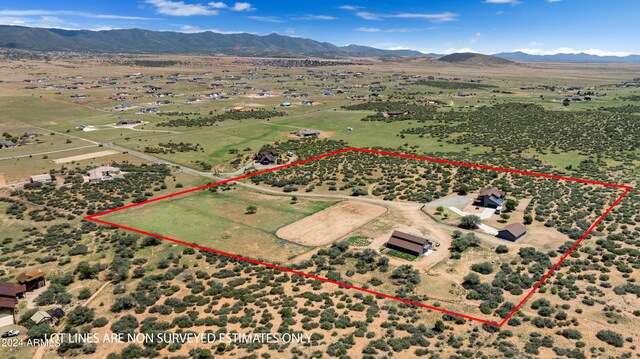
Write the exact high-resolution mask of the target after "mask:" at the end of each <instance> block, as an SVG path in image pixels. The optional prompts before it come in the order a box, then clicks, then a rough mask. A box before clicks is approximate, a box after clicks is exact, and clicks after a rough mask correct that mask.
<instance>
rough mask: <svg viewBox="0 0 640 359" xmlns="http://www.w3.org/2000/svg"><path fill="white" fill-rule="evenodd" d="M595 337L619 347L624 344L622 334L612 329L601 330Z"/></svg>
mask: <svg viewBox="0 0 640 359" xmlns="http://www.w3.org/2000/svg"><path fill="white" fill-rule="evenodd" d="M596 338H598V339H600V340H602V341H603V342H605V343H607V344H609V345H613V346H614V347H618V348H621V347H622V346H623V345H624V339H623V338H622V335H620V334H618V333H616V332H614V331H612V330H601V331H599V332H598V333H596Z"/></svg>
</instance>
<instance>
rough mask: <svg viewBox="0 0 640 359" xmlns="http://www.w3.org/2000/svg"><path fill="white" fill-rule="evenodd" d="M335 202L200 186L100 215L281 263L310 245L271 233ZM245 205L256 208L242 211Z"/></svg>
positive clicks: (203, 244) (211, 246)
mask: <svg viewBox="0 0 640 359" xmlns="http://www.w3.org/2000/svg"><path fill="white" fill-rule="evenodd" d="M334 203H335V202H331V201H318V200H307V199H301V200H298V202H297V203H296V204H291V203H290V198H289V197H279V196H268V195H260V194H255V193H251V192H247V191H244V190H232V191H224V192H218V193H212V192H210V191H201V192H198V193H193V194H190V195H187V196H184V197H179V198H175V199H170V200H165V201H160V202H157V203H152V204H149V205H145V206H142V207H138V208H133V209H130V210H126V211H123V212H117V213H114V214H111V215H108V216H105V217H104V219H105V220H107V221H111V222H115V223H118V224H122V225H126V226H132V227H135V228H138V229H141V230H145V231H148V232H152V233H158V234H161V235H164V236H168V237H172V238H175V239H179V240H182V241H185V242H190V243H196V244H199V245H202V246H206V247H210V248H214V249H218V250H221V251H225V252H229V253H233V254H239V255H242V256H246V257H251V258H256V259H263V260H268V261H272V262H273V261H276V262H284V261H286V260H287V259H288V258H289V257H292V256H296V255H299V254H302V253H304V252H306V251H307V250H308V249H309V248H307V247H304V246H301V245H298V244H293V243H289V242H287V241H284V240H282V239H279V238H278V237H277V236H276V235H275V232H276V231H277V230H278V229H279V228H281V227H284V226H286V225H288V224H290V223H293V222H295V221H297V220H299V219H301V218H303V217H306V216H308V215H311V214H313V213H315V212H318V211H320V210H322V209H325V208H327V207H329V206H331V205H332V204H334ZM248 206H255V207H256V208H257V212H256V213H254V214H248V213H247V207H248Z"/></svg>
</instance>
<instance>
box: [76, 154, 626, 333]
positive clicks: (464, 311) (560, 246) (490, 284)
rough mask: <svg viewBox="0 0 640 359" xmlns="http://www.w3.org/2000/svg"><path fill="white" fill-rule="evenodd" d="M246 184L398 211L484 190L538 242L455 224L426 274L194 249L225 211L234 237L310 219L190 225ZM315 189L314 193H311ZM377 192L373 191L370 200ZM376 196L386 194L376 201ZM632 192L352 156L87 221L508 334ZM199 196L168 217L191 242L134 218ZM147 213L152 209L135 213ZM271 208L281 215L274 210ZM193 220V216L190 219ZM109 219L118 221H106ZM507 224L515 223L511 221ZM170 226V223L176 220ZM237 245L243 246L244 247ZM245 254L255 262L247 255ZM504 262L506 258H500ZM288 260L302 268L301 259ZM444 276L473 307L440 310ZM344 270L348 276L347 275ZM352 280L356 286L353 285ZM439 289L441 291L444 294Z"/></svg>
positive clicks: (321, 158) (257, 251)
mask: <svg viewBox="0 0 640 359" xmlns="http://www.w3.org/2000/svg"><path fill="white" fill-rule="evenodd" d="M247 178H250V179H251V180H252V182H253V183H254V184H260V185H264V184H268V185H271V186H274V187H282V188H283V194H285V193H288V194H289V195H291V194H292V193H293V194H294V195H295V193H296V192H298V191H300V195H301V196H302V193H303V192H302V191H301V189H300V188H298V187H296V186H303V185H304V186H306V192H313V191H315V190H316V188H317V189H318V193H319V194H321V193H325V192H324V191H321V190H320V189H324V187H325V186H329V188H326V193H329V192H339V191H343V192H344V191H345V190H347V191H348V190H350V194H351V196H353V197H360V196H369V192H368V191H369V190H370V191H371V197H378V198H380V197H382V200H387V201H388V202H389V203H397V202H399V201H400V200H404V201H413V202H418V203H426V202H429V201H431V200H433V199H435V198H439V197H444V196H446V195H449V194H450V193H452V192H453V191H457V192H460V193H462V192H464V193H467V192H473V191H476V190H477V189H479V188H482V187H486V186H495V187H499V188H502V189H503V190H504V191H505V192H507V194H508V196H509V197H512V198H515V199H516V200H526V201H528V202H529V204H528V205H527V206H526V208H525V209H524V210H523V211H522V213H521V214H518V215H519V216H520V215H521V216H522V217H521V218H523V220H524V221H525V223H529V226H530V227H529V228H530V233H528V234H527V236H526V237H524V238H523V241H522V242H521V243H518V242H516V244H515V245H512V246H511V248H509V247H508V246H506V244H507V243H505V245H500V244H498V243H500V242H499V241H498V242H496V241H495V239H494V238H489V237H487V236H486V235H485V234H481V233H478V234H476V232H474V231H464V232H462V231H458V230H456V229H455V227H453V226H451V225H449V224H447V223H439V224H438V225H440V226H449V227H451V233H452V237H453V239H452V241H451V242H450V243H448V244H447V245H446V246H443V248H441V249H440V250H441V251H442V250H448V251H450V256H448V257H447V258H446V259H445V260H444V261H441V262H438V263H436V264H434V265H433V266H431V267H428V268H421V267H420V260H417V261H416V262H415V263H413V261H406V262H402V261H401V260H398V259H396V258H390V257H388V256H386V255H384V254H380V253H379V252H378V251H376V250H375V248H366V249H364V250H361V251H357V250H356V251H351V250H350V248H349V245H348V242H340V243H336V244H334V245H332V246H331V247H329V248H322V249H320V250H319V251H317V252H316V253H315V254H314V255H313V256H311V258H309V259H305V260H303V261H301V262H297V263H292V264H291V265H290V266H289V267H284V266H282V265H280V264H273V262H271V261H265V260H264V259H263V258H264V257H263V256H262V254H265V253H268V252H269V250H271V251H273V248H274V247H273V242H269V241H264V242H263V240H262V239H260V238H254V237H252V235H253V233H255V232H252V231H247V232H242V233H241V234H240V237H241V238H244V239H245V240H246V241H247V242H250V243H252V245H253V246H252V247H250V246H245V245H243V244H241V243H242V242H241V241H238V242H236V241H227V242H226V243H225V245H224V246H223V247H222V248H220V247H215V246H211V247H210V246H208V245H206V244H203V242H198V241H194V240H193V238H192V236H195V233H196V232H198V228H200V226H207V225H208V224H207V223H206V222H207V219H206V216H209V214H210V213H211V212H216V211H220V212H219V213H217V214H216V215H215V216H214V218H215V217H216V216H217V217H218V218H219V217H222V218H224V220H223V222H225V223H226V224H227V225H228V223H229V221H231V222H233V223H237V225H238V226H237V227H234V228H233V229H237V230H240V229H243V228H242V226H245V227H251V228H252V230H254V231H255V230H258V231H263V232H264V231H269V232H271V233H273V232H275V231H276V230H277V228H282V227H285V226H286V225H287V224H289V223H292V222H295V221H297V220H299V219H300V218H301V217H302V216H299V218H296V216H289V217H286V216H284V217H283V216H282V213H283V212H285V213H286V212H287V211H286V210H284V211H283V210H280V211H274V212H273V213H271V214H269V215H267V217H268V219H256V220H250V219H246V218H251V217H242V216H239V217H237V218H230V217H229V216H232V215H233V213H234V212H235V213H238V212H239V209H235V210H230V209H228V208H225V207H224V206H219V207H218V208H216V209H212V208H213V207H216V206H205V207H206V208H207V209H206V210H205V211H204V212H205V217H202V215H201V213H202V209H201V208H196V211H197V212H198V213H199V214H198V216H199V218H198V221H199V222H197V224H196V225H194V223H192V222H190V221H189V220H190V219H193V218H194V217H189V216H192V214H188V215H187V218H185V219H186V221H184V222H183V221H181V219H180V214H181V211H183V210H182V208H185V207H189V206H196V207H198V205H195V204H194V203H196V202H197V197H202V196H204V195H205V194H208V193H205V192H201V191H209V190H213V191H216V192H217V191H218V189H220V190H221V191H222V192H224V189H227V188H228V183H230V182H236V181H240V180H243V179H247ZM325 182H331V183H325ZM338 183H340V184H338ZM310 187H311V190H309V188H310ZM368 187H371V188H370V189H369V190H364V189H365V188H368ZM376 189H379V190H378V191H376ZM629 190H630V187H628V186H623V185H617V184H610V183H604V182H596V181H589V180H582V179H574V178H568V177H561V176H554V175H548V174H539V173H534V172H526V171H519V170H514V169H505V168H500V167H491V166H481V165H473V164H467V163H461V162H452V161H447V160H441V159H435V158H426V157H419V156H411V155H403V154H397V153H389V152H382V151H377V150H367V149H358V148H347V149H342V150H338V151H335V152H331V153H327V154H322V155H318V156H314V157H309V158H307V159H304V160H301V161H298V162H294V163H290V164H286V165H282V166H278V167H275V168H271V169H268V170H263V171H258V172H253V173H249V174H245V175H242V176H239V177H235V178H230V179H227V180H224V181H220V182H217V183H212V184H208V185H205V186H200V187H196V188H192V189H189V190H186V191H182V192H178V193H174V194H171V195H167V196H162V197H157V198H154V199H152V200H149V201H146V202H141V203H136V204H132V205H128V206H124V207H121V208H118V209H114V210H109V211H106V212H102V213H98V214H94V215H90V216H87V217H86V218H87V219H89V220H93V221H96V222H99V223H103V224H109V225H112V226H116V227H120V228H124V229H127V230H131V231H134V232H138V233H142V234H145V235H149V236H153V237H157V238H162V239H165V240H169V241H172V242H175V243H180V244H184V245H187V246H191V247H194V248H198V249H201V250H204V251H210V252H214V253H218V254H223V255H227V256H231V257H234V258H238V259H242V260H245V261H249V262H251V263H255V264H260V265H264V266H268V267H272V268H276V269H280V270H283V271H287V272H291V273H294V274H298V275H301V276H306V277H310V278H313V279H317V280H321V281H324V282H328V283H333V284H337V285H339V286H342V287H346V288H352V289H355V290H360V291H364V292H367V293H370V294H374V295H377V296H380V297H387V298H392V299H396V300H400V301H403V302H406V303H410V304H414V305H417V306H421V307H426V308H429V309H432V310H436V311H440V312H444V313H448V314H451V315H453V316H456V317H462V318H468V319H472V320H476V321H480V322H483V323H486V324H490V325H496V326H500V325H502V324H504V323H506V322H507V321H508V320H509V318H510V317H511V316H512V315H513V313H515V312H516V311H517V309H518V308H519V307H520V306H521V305H522V304H523V303H524V301H526V299H528V298H529V297H530V296H531V295H532V294H533V293H534V292H535V290H536V289H537V288H538V287H540V286H541V285H543V283H544V281H545V280H546V279H547V278H548V277H549V276H550V275H551V274H552V273H553V271H554V270H555V269H556V268H557V267H558V266H560V265H561V263H562V261H563V260H564V259H565V258H566V257H567V256H568V255H570V253H571V252H572V251H573V250H574V249H575V248H576V247H577V246H578V245H579V244H580V242H582V241H583V240H584V239H585V238H587V237H589V236H591V235H594V234H595V235H597V233H592V232H593V231H594V229H595V228H596V226H597V225H598V224H599V223H600V222H602V221H603V220H604V219H605V217H606V215H607V214H608V213H609V211H610V210H611V209H612V208H613V207H614V206H615V205H616V204H617V203H618V202H619V201H620V200H621V199H622V197H623V196H624V195H626V194H627V192H628V191H629ZM192 192H198V193H194V194H192V195H190V196H185V197H184V198H185V199H187V200H189V202H190V203H191V204H181V205H179V208H181V209H180V210H178V209H175V210H171V211H170V212H168V213H170V214H169V215H170V216H171V217H172V218H173V219H174V222H173V223H174V224H175V225H176V226H187V227H188V228H189V230H188V231H187V232H188V233H187V235H183V234H181V233H180V232H182V231H181V230H177V231H172V232H171V234H167V233H162V232H161V231H156V230H154V229H153V225H152V226H151V228H149V229H146V228H145V222H144V221H143V220H141V219H142V218H145V216H136V215H135V214H134V213H138V212H137V211H141V210H145V209H146V208H148V209H151V208H154V206H156V205H161V204H162V202H160V203H156V202H159V201H163V202H166V203H172V204H174V203H175V202H176V201H180V199H178V198H176V197H178V196H182V195H186V194H188V193H192ZM192 196H193V199H192ZM327 197H328V196H327ZM256 198H257V197H256ZM256 198H253V200H256ZM284 198H286V197H284ZM280 199H283V198H280ZM258 200H259V199H258ZM291 201H292V202H297V201H298V199H293V198H292V200H291ZM260 203H266V200H265V199H262V200H260ZM325 204H327V203H325ZM229 205H235V206H243V205H244V204H242V205H240V204H238V203H235V204H232V203H229ZM307 205H308V206H310V207H309V208H308V209H307V211H306V212H305V211H302V212H296V213H303V214H306V215H311V214H312V213H315V212H317V210H320V209H322V207H323V206H322V205H315V206H313V205H310V204H307ZM141 206H143V207H142V208H134V207H141ZM145 207H146V208H145ZM256 207H257V208H256ZM267 207H268V208H271V209H273V206H269V205H267ZM158 208H160V211H163V210H164V209H162V207H158ZM280 208H282V207H280ZM256 209H257V211H256ZM314 209H315V211H314ZM124 210H126V211H124ZM245 210H246V212H255V213H254V214H256V213H260V209H259V206H255V207H252V206H251V205H249V206H247V207H246V208H245ZM121 211H122V212H121ZM118 212H121V213H118ZM187 212H191V210H189V211H187ZM246 212H245V213H246ZM125 213H132V216H135V218H136V220H135V221H134V222H135V225H123V224H122V222H118V220H119V219H118V217H114V216H119V215H122V214H125ZM107 214H111V215H110V216H106V215H107ZM164 215H167V214H164ZM243 215H244V214H243ZM316 215H317V214H316ZM158 216H160V214H150V215H148V216H147V217H148V218H153V219H155V218H158ZM313 216H314V215H312V216H311V217H307V218H312V217H313ZM502 218H503V220H504V221H505V222H508V220H509V219H510V217H505V216H503V217H502ZM161 222H166V223H171V222H170V221H169V220H168V218H167V220H166V221H161ZM265 222H266V223H265ZM287 222H289V223H287ZM434 223H435V219H434ZM176 226H171V225H170V226H169V227H172V228H179V227H176ZM365 227H366V226H363V227H362V228H365ZM147 228H148V227H147ZM543 228H544V229H548V228H552V229H554V231H556V233H557V239H556V238H554V239H555V243H554V244H555V246H553V245H552V247H549V246H548V245H549V238H536V237H535V235H536V234H537V233H538V234H544V233H546V234H547V235H548V234H549V233H550V232H548V231H546V232H545V231H544V230H542V229H543ZM155 229H160V227H155ZM233 229H232V230H233ZM208 230H209V231H212V232H215V233H219V230H220V228H216V227H215V226H213V227H211V228H209V229H208ZM596 232H597V231H596ZM174 233H175V234H174ZM204 243H209V242H204ZM211 243H217V244H221V242H211ZM236 243H237V244H238V245H237V246H235V244H236ZM445 247H446V248H445ZM505 247H506V251H505ZM228 248H231V249H233V250H230V249H228ZM238 248H239V249H240V250H238ZM552 248H555V249H552ZM242 250H246V251H247V252H244V253H240V252H241V251H242ZM488 250H492V251H493V252H494V253H495V254H496V255H497V256H496V255H494V254H491V255H488V252H487V251H488ZM515 250H517V254H516V253H514V252H515ZM507 253H508V255H507ZM502 254H504V255H505V256H503V257H500V255H502ZM474 257H477V258H492V259H491V261H487V262H473V261H472V260H470V258H474ZM287 258H289V259H293V258H295V253H294V255H292V256H287ZM278 263H281V262H278ZM460 263H468V264H469V265H470V266H469V267H465V265H461V264H460ZM438 266H441V267H442V266H445V267H446V266H449V267H450V270H445V271H444V272H448V273H452V272H453V273H455V274H456V275H452V276H451V278H450V281H451V283H452V285H451V290H450V291H453V292H456V293H457V295H458V296H460V297H461V298H464V299H466V301H463V302H462V303H461V302H460V301H459V300H451V301H450V302H451V303H448V302H449V301H440V300H438V298H437V297H436V296H434V295H433V294H432V293H431V292H433V291H431V292H430V285H429V278H423V276H422V274H423V273H424V272H426V271H429V270H433V271H436V272H437V270H438ZM342 270H346V271H345V272H342ZM444 272H443V273H444ZM351 277H353V278H354V279H353V280H352V279H351ZM440 286H441V285H440ZM377 287H380V288H383V289H385V291H378V289H377ZM434 287H435V286H434ZM441 287H442V286H441ZM440 289H441V290H442V288H440ZM478 310H479V312H480V313H482V314H480V313H479V312H478Z"/></svg>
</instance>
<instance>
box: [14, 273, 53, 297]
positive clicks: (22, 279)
mask: <svg viewBox="0 0 640 359" xmlns="http://www.w3.org/2000/svg"><path fill="white" fill-rule="evenodd" d="M44 275H45V273H44V271H42V269H37V270H34V271H31V272H26V273H22V274H20V275H19V276H17V277H16V281H17V282H18V283H20V284H22V285H24V286H25V287H26V290H27V291H29V292H30V291H32V290H36V289H38V288H42V287H44V286H45V285H47V281H46V279H44Z"/></svg>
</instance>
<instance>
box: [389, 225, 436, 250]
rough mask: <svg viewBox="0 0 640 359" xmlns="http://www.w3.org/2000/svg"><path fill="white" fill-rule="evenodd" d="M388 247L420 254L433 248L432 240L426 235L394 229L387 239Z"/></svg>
mask: <svg viewBox="0 0 640 359" xmlns="http://www.w3.org/2000/svg"><path fill="white" fill-rule="evenodd" d="M386 246H387V248H390V249H395V250H398V251H401V252H404V253H409V254H413V255H414V256H419V255H421V254H423V253H425V252H427V251H428V250H429V249H431V242H430V241H429V240H428V239H427V238H424V237H419V236H414V235H413V234H409V233H404V232H400V231H393V233H392V234H391V238H389V240H388V241H387V244H386Z"/></svg>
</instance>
